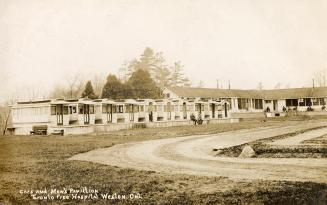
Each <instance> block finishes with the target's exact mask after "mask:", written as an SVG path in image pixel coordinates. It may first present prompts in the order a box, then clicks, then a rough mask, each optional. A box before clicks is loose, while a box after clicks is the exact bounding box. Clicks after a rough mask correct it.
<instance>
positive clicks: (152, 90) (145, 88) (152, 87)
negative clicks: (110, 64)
mask: <svg viewBox="0 0 327 205" xmlns="http://www.w3.org/2000/svg"><path fill="white" fill-rule="evenodd" d="M127 86H129V87H130V88H131V89H132V91H133V97H134V98H154V99H155V98H160V97H162V92H161V89H160V88H159V87H157V86H156V84H155V82H154V81H153V80H152V79H151V76H150V73H149V72H148V71H146V70H143V69H139V70H137V71H135V72H134V73H133V74H132V76H131V77H130V78H129V79H128V81H127Z"/></svg>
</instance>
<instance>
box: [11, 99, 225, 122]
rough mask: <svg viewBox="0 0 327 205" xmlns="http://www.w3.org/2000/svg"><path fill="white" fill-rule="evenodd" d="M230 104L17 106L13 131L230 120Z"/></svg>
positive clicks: (78, 102)
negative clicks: (193, 120) (59, 127)
mask: <svg viewBox="0 0 327 205" xmlns="http://www.w3.org/2000/svg"><path fill="white" fill-rule="evenodd" d="M229 110H230V103H229V102H227V101H224V100H201V99H181V98H178V99H159V100H153V99H138V100H135V99H126V100H110V99H98V100H90V99H78V100H44V101H32V102H31V101H29V102H18V103H16V104H15V105H13V106H12V108H11V111H12V112H11V113H12V127H13V128H15V127H22V126H23V125H25V126H26V127H29V126H33V125H42V124H45V125H48V126H74V125H95V124H119V123H142V122H143V123H144V122H145V123H147V122H149V123H150V122H160V121H183V120H184V121H185V120H191V118H193V119H194V117H195V119H200V118H201V119H203V120H206V119H208V120H209V119H219V118H228V117H229ZM192 115H193V116H194V117H193V116H192Z"/></svg>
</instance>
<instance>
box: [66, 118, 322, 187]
mask: <svg viewBox="0 0 327 205" xmlns="http://www.w3.org/2000/svg"><path fill="white" fill-rule="evenodd" d="M288 124H291V125H289V126H278V127H277V126H272V127H265V128H258V129H247V130H240V131H233V132H225V133H220V134H216V135H201V136H200V135H198V136H188V137H177V138H169V139H160V140H150V141H144V142H136V143H127V144H119V145H115V146H113V147H110V148H104V149H97V150H93V151H90V152H87V153H82V154H78V155H75V156H73V157H71V158H70V160H82V161H91V162H96V163H102V164H107V165H111V166H118V167H124V168H133V169H138V170H152V171H158V172H166V173H181V174H193V175H204V176H224V177H229V178H232V179H266V180H290V181H313V182H323V183H327V159H300V158H296V159H293V158H287V159H286V158H285V159H276V158H274V159H271V158H269V159H266V158H260V159H259V158H249V159H240V158H228V157H214V156H213V154H212V152H211V150H212V148H225V147H230V146H235V145H240V144H243V143H247V142H251V141H254V140H258V139H263V138H268V137H272V136H276V135H281V134H286V133H290V132H295V131H298V130H303V129H308V128H313V127H318V126H322V125H325V123H317V122H314V123H308V122H296V123H288Z"/></svg>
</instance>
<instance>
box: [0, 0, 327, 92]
mask: <svg viewBox="0 0 327 205" xmlns="http://www.w3.org/2000/svg"><path fill="white" fill-rule="evenodd" d="M326 11H327V1H325V0H321V1H320V0H302V1H301V0H269V1H268V0H226V1H219V0H198V1H192V0H178V1H176V0H159V1H154V0H153V1H150V0H149V1H146V0H115V1H113V0H112V1H110V0H90V1H82V0H61V1H60V0H51V1H47V0H21V1H16V0H8V1H7V0H0V81H1V83H0V84H1V88H0V94H1V93H2V95H4V93H5V92H4V90H5V89H4V88H8V87H10V88H11V89H16V90H17V89H21V90H23V89H22V88H24V89H25V88H26V87H27V88H35V89H50V88H51V87H52V86H54V85H55V84H57V83H58V82H59V81H60V80H62V79H63V78H64V77H65V76H66V75H67V74H69V73H76V72H79V73H82V74H85V75H90V74H92V73H101V74H105V75H107V74H108V73H115V74H118V69H119V68H120V67H121V65H122V63H123V62H124V61H126V60H129V59H132V58H135V57H138V56H139V55H140V54H141V53H142V52H143V50H144V48H145V47H147V46H148V47H151V48H153V49H154V50H155V51H162V52H163V53H164V56H165V58H166V59H167V61H168V63H173V62H174V61H178V60H180V61H181V62H182V64H183V65H184V66H185V67H184V71H185V73H186V75H187V76H189V78H190V79H191V80H192V81H193V82H194V84H195V85H197V84H198V81H200V80H203V81H204V82H205V86H206V87H216V79H219V81H220V84H221V85H223V86H224V87H225V88H226V87H227V82H228V80H230V81H231V85H232V88H241V89H255V88H256V87H257V85H258V82H262V83H263V86H264V88H266V89H270V88H273V87H274V86H275V85H276V84H277V83H278V82H280V83H281V84H282V86H286V85H290V86H291V87H303V86H311V85H312V80H311V79H312V77H313V73H314V72H315V71H319V70H326V68H327V12H326ZM4 76H5V77H6V79H7V81H4V80H3V79H2V78H4ZM1 90H2V91H1Z"/></svg>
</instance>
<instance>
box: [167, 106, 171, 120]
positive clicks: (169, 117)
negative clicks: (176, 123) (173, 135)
mask: <svg viewBox="0 0 327 205" xmlns="http://www.w3.org/2000/svg"><path fill="white" fill-rule="evenodd" d="M170 119H171V104H170V102H168V103H167V120H170Z"/></svg>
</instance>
